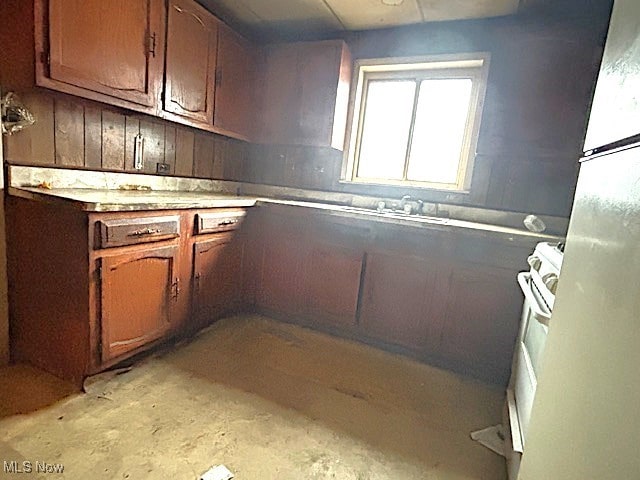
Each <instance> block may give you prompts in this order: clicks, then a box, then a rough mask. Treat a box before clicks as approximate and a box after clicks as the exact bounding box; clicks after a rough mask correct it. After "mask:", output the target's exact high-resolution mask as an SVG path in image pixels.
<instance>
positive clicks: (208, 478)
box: [200, 465, 233, 480]
mask: <svg viewBox="0 0 640 480" xmlns="http://www.w3.org/2000/svg"><path fill="white" fill-rule="evenodd" d="M232 478H233V473H231V471H230V470H229V469H228V468H227V467H225V466H224V465H216V466H214V467H211V468H210V469H209V470H207V471H206V472H204V473H203V474H202V475H200V480H231V479H232Z"/></svg>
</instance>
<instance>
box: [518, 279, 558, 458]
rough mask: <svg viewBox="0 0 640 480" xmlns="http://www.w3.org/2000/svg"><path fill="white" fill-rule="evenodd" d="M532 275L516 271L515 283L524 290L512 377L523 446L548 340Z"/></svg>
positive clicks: (545, 312) (547, 315) (546, 314)
mask: <svg viewBox="0 0 640 480" xmlns="http://www.w3.org/2000/svg"><path fill="white" fill-rule="evenodd" d="M532 275H535V273H529V272H523V273H519V274H518V284H519V285H520V288H521V289H522V292H523V293H524V298H525V300H524V307H523V309H522V322H521V327H520V335H519V337H518V344H517V345H516V354H515V359H514V365H513V368H514V372H513V378H512V388H513V391H514V397H515V404H516V411H517V417H518V423H519V427H520V428H519V430H520V435H521V443H522V445H523V446H524V444H525V439H526V436H527V428H528V426H529V419H530V417H531V407H532V405H533V399H534V396H535V393H536V388H537V386H538V375H539V374H540V364H541V360H542V356H543V354H544V347H545V344H546V341H547V332H548V324H549V320H550V319H551V311H550V310H549V308H548V307H547V305H546V303H545V302H544V300H543V299H542V295H541V294H540V292H539V291H538V288H537V287H536V285H535V283H534V282H533V281H532V277H531V276H532Z"/></svg>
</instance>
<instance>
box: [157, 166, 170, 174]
mask: <svg viewBox="0 0 640 480" xmlns="http://www.w3.org/2000/svg"><path fill="white" fill-rule="evenodd" d="M156 173H158V174H160V175H168V174H169V173H171V165H169V164H168V163H156Z"/></svg>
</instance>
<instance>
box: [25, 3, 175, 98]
mask: <svg viewBox="0 0 640 480" xmlns="http://www.w3.org/2000/svg"><path fill="white" fill-rule="evenodd" d="M37 1H38V2H39V3H38V6H39V7H40V9H42V10H43V11H42V12H41V13H42V14H43V15H44V17H45V18H43V26H42V27H43V28H41V29H40V34H41V35H42V33H43V32H44V31H45V30H46V29H45V28H44V23H46V17H47V16H48V37H46V38H41V39H40V41H38V40H37V41H36V43H37V44H38V43H40V44H41V45H36V48H38V47H45V46H46V45H47V44H48V46H49V49H48V52H46V49H45V48H43V50H45V51H43V52H42V54H41V56H40V57H41V58H40V60H41V61H43V60H44V65H40V68H37V69H36V72H37V74H36V82H37V83H38V85H42V86H45V87H51V88H55V89H58V90H61V91H64V92H66V93H71V94H75V95H79V96H84V97H88V98H94V99H97V100H102V101H105V100H104V99H103V98H102V97H96V96H95V95H92V94H91V92H95V93H98V94H102V95H106V96H107V97H113V98H115V99H120V100H124V101H126V102H131V103H133V104H138V105H142V106H146V107H150V110H153V109H155V106H156V105H157V102H158V94H159V89H160V87H161V82H162V71H163V62H164V3H163V1H162V0H109V1H107V2H105V1H104V0H48V2H46V1H44V0H37ZM47 4H48V11H47V10H45V6H46V5H47ZM47 53H48V67H47V65H46V64H47V61H46V59H45V58H46V57H47ZM51 81H53V83H52V82H51ZM107 101H108V100H107ZM117 104H118V105H123V104H122V103H117Z"/></svg>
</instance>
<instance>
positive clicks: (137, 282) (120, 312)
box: [99, 246, 180, 361]
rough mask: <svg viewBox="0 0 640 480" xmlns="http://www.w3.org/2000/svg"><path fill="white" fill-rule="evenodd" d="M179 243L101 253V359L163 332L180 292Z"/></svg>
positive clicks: (169, 321) (106, 359)
mask: <svg viewBox="0 0 640 480" xmlns="http://www.w3.org/2000/svg"><path fill="white" fill-rule="evenodd" d="M178 254H179V249H178V247H177V246H170V247H160V248H153V247H151V248H149V246H146V247H142V248H141V249H140V250H136V251H135V252H132V253H126V254H121V255H116V256H113V257H103V258H101V259H100V260H99V262H100V263H101V266H100V270H101V275H100V292H101V295H100V297H101V302H100V313H101V315H100V325H101V337H102V338H101V340H102V349H101V350H102V351H101V355H102V360H103V361H108V360H111V359H113V358H116V357H119V356H121V355H123V354H125V353H128V352H130V351H132V350H135V349H137V348H139V347H141V346H142V345H145V344H147V343H149V342H151V341H153V340H157V339H158V338H160V337H162V336H163V335H164V334H165V333H166V332H167V331H168V330H169V328H170V326H171V318H172V312H173V310H174V306H175V303H176V300H177V297H178V294H179V291H180V290H179V289H180V284H179V278H178V268H177V263H178Z"/></svg>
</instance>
